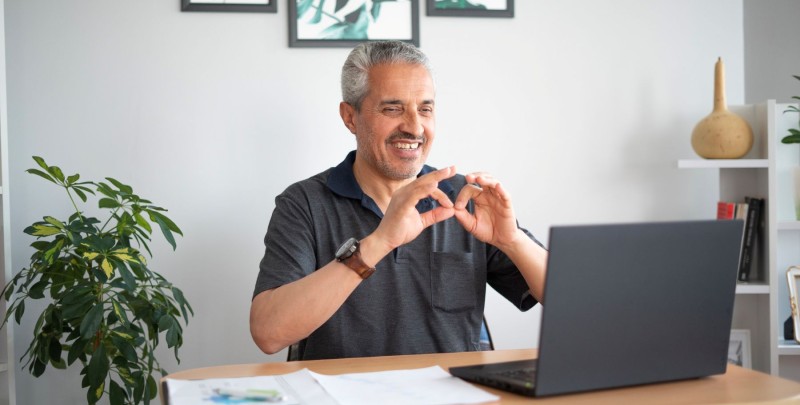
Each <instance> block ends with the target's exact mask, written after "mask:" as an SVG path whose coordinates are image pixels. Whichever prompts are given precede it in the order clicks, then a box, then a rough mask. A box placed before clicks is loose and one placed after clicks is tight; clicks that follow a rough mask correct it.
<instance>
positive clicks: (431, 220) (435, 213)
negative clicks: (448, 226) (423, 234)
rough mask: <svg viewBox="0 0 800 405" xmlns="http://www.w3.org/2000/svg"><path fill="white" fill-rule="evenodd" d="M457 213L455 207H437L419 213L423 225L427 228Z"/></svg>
mask: <svg viewBox="0 0 800 405" xmlns="http://www.w3.org/2000/svg"><path fill="white" fill-rule="evenodd" d="M453 214H455V210H454V209H453V207H436V208H434V209H432V210H430V211H427V212H424V213H422V214H420V215H419V217H420V219H421V220H422V226H423V227H425V228H427V227H429V226H431V225H433V224H435V223H437V222H442V221H444V220H445V219H448V218H450V217H452V216H453Z"/></svg>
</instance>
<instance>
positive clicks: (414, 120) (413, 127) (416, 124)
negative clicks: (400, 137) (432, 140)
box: [399, 110, 425, 136]
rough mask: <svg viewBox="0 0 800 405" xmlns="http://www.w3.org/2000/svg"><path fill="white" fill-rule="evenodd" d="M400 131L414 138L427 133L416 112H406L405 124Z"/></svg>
mask: <svg viewBox="0 0 800 405" xmlns="http://www.w3.org/2000/svg"><path fill="white" fill-rule="evenodd" d="M399 129H400V130H401V131H403V132H406V133H409V134H412V135H414V136H422V135H423V133H424V132H425V128H424V127H423V126H422V120H421V119H420V116H419V113H418V112H417V111H415V110H407V111H406V113H405V114H404V116H403V123H402V125H401V127H400V128H399Z"/></svg>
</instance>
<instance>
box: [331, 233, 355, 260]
mask: <svg viewBox="0 0 800 405" xmlns="http://www.w3.org/2000/svg"><path fill="white" fill-rule="evenodd" d="M356 249H358V239H356V238H350V239H348V240H347V242H345V243H344V244H343V245H342V247H340V248H339V250H337V251H336V258H337V259H340V260H341V259H347V258H348V257H350V256H352V255H353V252H355V251H356Z"/></svg>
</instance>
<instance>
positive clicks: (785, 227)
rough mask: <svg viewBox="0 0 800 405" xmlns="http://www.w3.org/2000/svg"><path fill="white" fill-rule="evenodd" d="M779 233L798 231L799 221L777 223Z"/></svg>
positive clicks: (799, 228) (799, 229)
mask: <svg viewBox="0 0 800 405" xmlns="http://www.w3.org/2000/svg"><path fill="white" fill-rule="evenodd" d="M778 230H779V231H800V221H778Z"/></svg>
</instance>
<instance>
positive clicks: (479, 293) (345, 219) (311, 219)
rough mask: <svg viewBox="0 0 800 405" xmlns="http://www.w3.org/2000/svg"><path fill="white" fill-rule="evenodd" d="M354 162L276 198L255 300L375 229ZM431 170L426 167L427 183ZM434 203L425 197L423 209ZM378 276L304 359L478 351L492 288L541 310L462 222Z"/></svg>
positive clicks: (395, 256) (445, 186) (514, 273)
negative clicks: (488, 291) (346, 243)
mask: <svg viewBox="0 0 800 405" xmlns="http://www.w3.org/2000/svg"><path fill="white" fill-rule="evenodd" d="M354 161H355V151H353V152H350V154H348V155H347V158H345V160H344V161H343V162H342V163H340V164H339V166H337V167H335V168H331V169H328V170H326V171H324V172H322V173H320V174H317V175H316V176H313V177H311V178H309V179H306V180H303V181H300V182H298V183H295V184H293V185H291V186H289V188H287V189H286V191H284V192H283V193H282V194H280V195H279V196H278V197H276V198H275V211H274V212H273V213H272V219H271V220H270V223H269V228H268V230H267V235H266V237H265V238H264V244H265V246H266V251H265V253H264V258H263V259H262V260H261V266H260V267H261V269H260V271H259V274H258V280H257V281H256V288H255V292H254V294H253V296H255V295H257V294H259V293H261V292H263V291H266V290H269V289H272V288H276V287H280V286H281V285H284V284H287V283H290V282H292V281H295V280H298V279H300V278H302V277H305V276H307V275H309V274H311V273H312V272H313V271H315V270H316V269H318V268H321V267H323V266H325V265H326V264H328V263H329V262H330V261H331V260H333V259H334V255H335V253H336V250H337V249H338V248H339V246H340V245H341V244H342V243H344V242H345V241H346V240H347V239H348V238H350V237H355V238H358V239H363V238H364V237H366V236H367V235H369V234H370V233H372V232H373V231H374V230H375V229H376V228H377V227H378V224H379V223H380V221H381V218H383V213H382V212H381V210H380V209H379V208H378V206H377V205H376V204H375V202H374V201H373V200H372V199H371V198H370V197H369V196H367V195H366V194H364V193H363V191H362V190H361V187H359V185H358V183H357V182H356V179H355V176H354V175H353V162H354ZM433 170H435V169H434V168H432V167H430V166H427V165H426V166H424V167H423V169H422V171H421V172H420V175H422V174H425V173H428V172H430V171H433ZM464 184H466V180H465V178H464V176H462V175H457V176H455V177H453V178H451V179H448V180H446V181H443V182H441V183H439V189H441V190H442V191H444V192H445V194H447V195H448V196H449V197H450V199H451V200H453V201H455V199H456V196H457V195H458V192H459V191H460V190H461V188H462V187H463V186H464ZM435 204H436V203H435V200H433V199H432V198H425V199H423V200H421V201H420V202H419V203H418V204H417V209H418V210H419V211H420V212H426V211H428V210H430V209H432V208H433V207H434V206H435ZM468 208H469V210H470V211H472V208H473V206H472V202H470V205H469V206H468ZM525 233H526V234H528V235H529V236H530V237H531V238H533V236H531V235H530V233H529V232H527V231H525ZM534 240H535V239H534ZM537 243H538V242H537ZM375 267H376V269H377V271H376V272H375V274H373V275H372V277H370V278H368V279H366V280H364V281H363V282H362V283H361V284H360V285H359V286H358V288H356V290H355V291H354V292H353V294H352V295H351V296H350V297H349V298H348V299H347V300H346V301H345V303H344V305H342V307H341V308H340V309H339V310H338V311H336V313H335V314H334V315H333V316H332V317H331V319H329V320H328V321H327V322H325V323H324V324H323V325H322V326H320V327H319V329H317V330H316V331H314V332H313V333H312V334H311V335H310V336H309V337H308V338H307V339H305V340H303V341H301V342H300V347H299V355H300V359H301V360H309V359H326V358H340V357H363V356H382V355H395V354H415V353H435V352H460V351H475V350H479V344H478V340H479V339H478V338H479V334H480V326H481V321H482V318H483V306H484V300H485V295H486V294H485V293H486V284H487V283H489V285H491V286H492V287H493V288H494V289H495V290H497V291H498V292H499V293H500V294H502V295H503V296H504V297H505V298H506V299H508V300H509V301H511V303H513V304H514V305H515V306H517V307H518V308H520V309H521V310H523V311H526V310H528V309H530V308H531V307H533V306H534V305H535V304H536V300H535V299H534V298H533V296H531V294H530V293H529V292H528V285H527V284H526V283H525V280H524V279H523V277H522V275H521V274H520V273H519V271H518V270H517V268H516V267H515V266H514V264H513V263H512V262H511V260H509V258H508V257H507V256H506V255H505V254H504V253H502V252H501V251H500V250H499V249H497V248H495V247H494V246H491V245H487V244H485V243H483V242H481V241H479V240H477V239H476V238H474V237H473V236H472V235H470V234H469V233H468V232H467V231H466V230H464V228H463V227H462V226H461V224H459V223H458V221H457V220H456V218H455V217H453V218H450V219H448V220H446V221H442V222H439V223H437V224H435V225H432V226H431V227H429V228H427V229H425V230H424V231H423V232H422V233H421V234H420V235H419V236H418V237H417V238H416V239H414V240H413V241H411V242H410V243H408V244H406V245H403V246H400V247H399V248H397V249H395V250H394V251H393V252H391V253H390V254H388V255H387V256H386V257H384V258H383V260H381V261H380V262H379V263H377V264H376V266H375Z"/></svg>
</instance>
